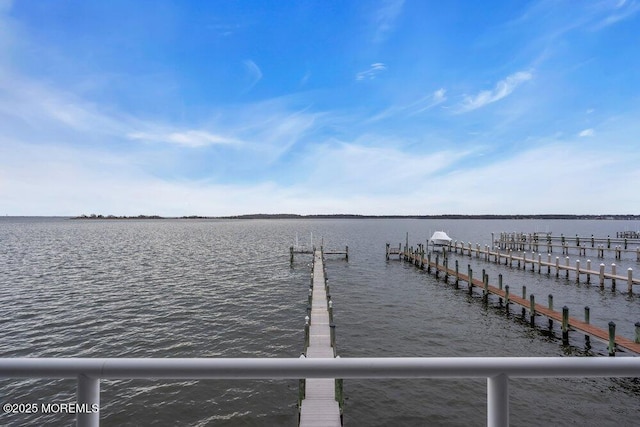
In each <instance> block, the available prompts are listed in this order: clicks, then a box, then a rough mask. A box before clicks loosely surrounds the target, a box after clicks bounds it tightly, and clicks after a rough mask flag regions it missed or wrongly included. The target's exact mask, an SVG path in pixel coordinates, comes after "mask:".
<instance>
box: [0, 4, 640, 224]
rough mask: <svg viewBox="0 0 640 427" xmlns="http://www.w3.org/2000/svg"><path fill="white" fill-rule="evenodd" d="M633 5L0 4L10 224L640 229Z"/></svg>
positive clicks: (3, 179)
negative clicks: (590, 217) (351, 218)
mask: <svg viewBox="0 0 640 427" xmlns="http://www.w3.org/2000/svg"><path fill="white" fill-rule="evenodd" d="M639 117H640V1H638V0H626V1H625V0H611V1H608V0H606V1H605V0H602V1H580V2H577V1H547V0H540V1H492V2H472V1H464V2H463V1H447V2H440V1H418V0H413V1H412V0H405V1H400V0H379V1H373V0H371V1H369V0H366V1H327V0H322V1H273V2H263V1H211V2H209V1H150V0H149V1H140V2H130V1H109V2H86V1H80V0H67V1H63V0H60V1H13V2H12V1H7V0H0V211H1V212H0V214H2V215H5V214H8V215H79V214H83V213H86V214H90V213H102V214H105V215H107V214H114V215H138V214H159V215H166V216H179V215H233V214H243V213H298V214H314V213H354V214H443V213H455V214H485V213H496V214H510V213H513V214H516V213H518V214H526V213H532V214H533V213H575V214H599V213H635V214H638V213H640V193H638V190H637V188H638V184H640V120H639Z"/></svg>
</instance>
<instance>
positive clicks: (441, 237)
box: [429, 231, 452, 250]
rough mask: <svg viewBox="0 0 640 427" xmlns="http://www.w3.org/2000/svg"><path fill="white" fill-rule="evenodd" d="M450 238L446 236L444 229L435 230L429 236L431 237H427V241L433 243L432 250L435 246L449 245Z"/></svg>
mask: <svg viewBox="0 0 640 427" xmlns="http://www.w3.org/2000/svg"><path fill="white" fill-rule="evenodd" d="M451 240H452V239H451V237H449V236H447V233H445V232H444V231H436V232H435V233H433V236H431V239H429V241H430V242H431V244H432V245H433V249H434V250H435V249H436V248H444V247H446V246H449V243H451Z"/></svg>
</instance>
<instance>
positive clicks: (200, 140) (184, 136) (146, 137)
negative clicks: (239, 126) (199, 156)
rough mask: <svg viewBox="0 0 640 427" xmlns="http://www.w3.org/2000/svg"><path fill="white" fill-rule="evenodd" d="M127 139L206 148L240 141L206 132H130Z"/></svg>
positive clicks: (235, 143)
mask: <svg viewBox="0 0 640 427" xmlns="http://www.w3.org/2000/svg"><path fill="white" fill-rule="evenodd" d="M127 137H128V138H129V139H133V140H141V141H150V142H165V143H169V144H176V145H181V146H184V147H191V148H197V147H206V146H209V145H220V144H221V145H237V144H240V141H239V140H237V139H234V138H228V137H225V136H220V135H215V134H212V133H209V132H206V131H198V130H188V131H182V132H167V133H148V132H132V133H130V134H128V135H127Z"/></svg>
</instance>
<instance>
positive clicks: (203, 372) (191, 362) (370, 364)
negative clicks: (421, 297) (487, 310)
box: [0, 357, 640, 427]
mask: <svg viewBox="0 0 640 427" xmlns="http://www.w3.org/2000/svg"><path fill="white" fill-rule="evenodd" d="M510 377H514V378H542V377H640V358H635V357H617V358H608V357H593V358H574V357H462V358H448V357H435V358H427V357H390V358H335V359H331V358H329V359H306V358H278V359H276V358H273V359H258V358H224V359H213V358H175V359H169V358H167V359H144V358H96V359H90V358H6V359H0V378H76V379H77V380H78V390H77V403H78V404H79V405H82V404H86V405H88V406H87V407H91V405H99V402H100V379H142V378H153V379H299V378H487V409H488V413H487V425H489V426H497V427H503V426H508V425H509V394H508V379H509V378H510ZM99 418H100V416H99V412H98V411H95V412H91V411H86V413H85V412H83V413H80V412H79V413H78V414H77V422H78V425H79V426H97V425H99Z"/></svg>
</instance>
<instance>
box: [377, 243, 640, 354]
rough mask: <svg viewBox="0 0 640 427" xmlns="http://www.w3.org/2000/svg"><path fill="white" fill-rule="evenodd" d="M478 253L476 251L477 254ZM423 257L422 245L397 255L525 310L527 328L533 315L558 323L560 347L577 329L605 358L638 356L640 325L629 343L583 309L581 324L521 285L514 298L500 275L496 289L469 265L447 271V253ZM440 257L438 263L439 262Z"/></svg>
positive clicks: (506, 307)
mask: <svg viewBox="0 0 640 427" xmlns="http://www.w3.org/2000/svg"><path fill="white" fill-rule="evenodd" d="M477 253H478V254H479V253H480V252H477ZM388 255H389V245H388V244H387V259H388ZM426 255H427V257H426V258H425V252H424V246H422V245H421V244H418V247H417V248H415V249H414V248H413V247H408V246H405V248H404V250H403V251H402V253H401V254H400V258H401V259H403V260H404V261H407V262H411V263H412V264H413V265H415V266H416V267H417V268H420V269H425V268H426V270H427V272H428V273H431V271H432V269H433V270H434V274H435V276H436V278H437V277H439V275H440V274H441V273H442V274H443V275H444V280H445V282H447V281H448V280H449V278H450V277H452V278H453V279H454V280H455V281H454V284H455V287H456V288H458V287H459V283H460V282H466V283H467V289H468V291H469V294H470V295H471V294H473V288H474V287H476V288H478V289H480V290H481V291H482V296H483V299H484V300H485V301H488V298H489V295H491V294H493V295H496V296H498V297H499V301H500V304H501V305H502V304H503V303H504V308H505V311H507V312H509V304H516V305H519V306H520V307H522V317H523V318H524V317H525V312H526V310H529V316H530V323H531V326H535V318H536V316H540V315H543V316H546V317H547V318H548V319H549V327H550V328H551V327H552V325H553V321H554V320H555V321H559V322H561V324H562V341H563V344H565V345H568V344H569V331H570V330H572V329H573V330H578V331H581V332H583V333H584V334H585V338H587V339H588V337H589V336H590V337H594V338H596V339H598V340H601V341H603V342H605V343H607V350H608V353H609V356H615V353H616V347H620V348H623V349H625V350H627V351H630V352H632V353H635V354H640V322H636V323H635V335H636V336H635V340H630V339H628V338H626V337H622V336H619V335H615V323H614V322H609V324H608V331H605V330H604V329H601V328H598V327H596V326H593V325H591V324H590V323H589V309H588V307H585V320H584V321H581V320H578V319H577V318H575V317H570V316H569V309H568V308H567V307H566V306H565V307H563V308H562V312H558V311H554V309H553V297H552V296H551V295H549V303H548V306H547V307H545V306H543V305H541V304H538V303H536V302H535V297H534V295H532V294H531V295H528V297H529V298H528V299H527V294H526V287H524V286H523V289H522V297H519V296H517V295H514V294H513V293H512V291H511V290H510V289H509V286H508V285H506V286H503V280H502V274H500V275H499V277H498V286H493V285H490V284H489V276H488V274H486V273H485V272H484V270H483V274H482V279H476V278H474V277H473V270H472V269H471V265H467V274H463V273H461V272H460V269H459V263H458V260H456V261H455V269H450V268H449V265H448V264H449V259H448V258H447V256H446V255H447V252H446V251H445V252H444V253H442V254H435V256H434V258H435V260H434V261H432V259H431V258H432V255H434V254H432V253H427V254H426ZM441 255H442V257H443V260H442V263H440V262H439V260H440V256H441Z"/></svg>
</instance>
